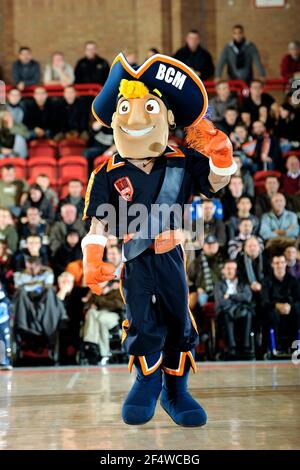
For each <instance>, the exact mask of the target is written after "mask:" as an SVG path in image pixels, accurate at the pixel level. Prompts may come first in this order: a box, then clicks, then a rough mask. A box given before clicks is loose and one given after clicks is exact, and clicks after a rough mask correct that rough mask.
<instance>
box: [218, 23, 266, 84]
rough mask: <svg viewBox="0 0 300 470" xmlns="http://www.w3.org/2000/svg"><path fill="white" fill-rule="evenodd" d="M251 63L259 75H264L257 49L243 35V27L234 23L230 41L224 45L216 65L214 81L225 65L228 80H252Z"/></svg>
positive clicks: (220, 74)
mask: <svg viewBox="0 0 300 470" xmlns="http://www.w3.org/2000/svg"><path fill="white" fill-rule="evenodd" d="M253 63H254V64H255V66H256V68H257V71H258V74H259V77H260V78H264V77H265V69H264V67H263V65H262V63H261V60H260V56H259V53H258V50H257V48H256V46H255V44H254V43H253V42H250V41H248V40H247V39H246V37H245V31H244V27H243V26H242V25H239V24H236V25H235V26H233V28H232V41H230V42H229V43H228V44H226V46H225V47H224V49H223V51H222V53H221V56H220V59H219V62H218V65H217V67H216V81H219V80H220V78H221V77H222V74H223V69H224V67H225V66H226V67H227V72H228V78H229V80H243V81H244V82H246V83H250V82H251V80H253Z"/></svg>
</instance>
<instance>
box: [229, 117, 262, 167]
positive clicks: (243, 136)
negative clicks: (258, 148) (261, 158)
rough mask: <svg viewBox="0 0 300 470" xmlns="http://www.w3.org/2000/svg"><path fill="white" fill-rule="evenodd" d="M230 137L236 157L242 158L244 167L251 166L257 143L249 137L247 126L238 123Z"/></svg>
mask: <svg viewBox="0 0 300 470" xmlns="http://www.w3.org/2000/svg"><path fill="white" fill-rule="evenodd" d="M229 137H230V140H231V142H232V144H233V150H234V155H235V156H239V157H240V158H241V160H242V163H243V165H244V166H249V165H251V164H252V160H251V157H253V154H254V151H255V145H256V142H255V141H254V139H253V137H252V136H251V135H249V131H248V129H247V127H246V126H245V124H241V123H238V124H237V125H236V126H235V128H234V131H233V132H232V133H231V134H230V136H229Z"/></svg>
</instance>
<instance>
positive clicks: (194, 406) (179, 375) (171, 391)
mask: <svg viewBox="0 0 300 470" xmlns="http://www.w3.org/2000/svg"><path fill="white" fill-rule="evenodd" d="M187 358H189V359H190V360H189V361H186V359H187ZM164 363H165V361H164ZM177 365H178V363H177ZM190 365H192V367H193V369H194V371H195V367H196V365H195V361H194V358H193V356H192V353H191V352H187V353H184V352H183V353H180V358H179V365H178V367H176V368H174V369H171V368H169V367H164V366H163V370H164V375H163V389H162V393H161V397H160V404H161V406H162V407H163V409H164V410H165V411H166V413H168V415H169V416H170V417H171V418H172V419H173V421H174V422H175V423H176V424H178V425H179V426H203V425H204V424H206V422H207V415H206V412H205V410H204V409H203V408H202V406H200V405H199V403H197V402H196V400H194V399H193V397H192V396H191V394H190V393H189V391H188V377H189V369H190Z"/></svg>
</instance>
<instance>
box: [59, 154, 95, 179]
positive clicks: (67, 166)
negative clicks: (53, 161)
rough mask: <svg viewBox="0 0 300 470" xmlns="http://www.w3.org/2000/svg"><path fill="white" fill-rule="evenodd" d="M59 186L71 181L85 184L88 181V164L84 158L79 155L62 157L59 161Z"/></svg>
mask: <svg viewBox="0 0 300 470" xmlns="http://www.w3.org/2000/svg"><path fill="white" fill-rule="evenodd" d="M58 175H59V184H61V185H63V184H65V183H67V182H68V181H70V180H71V179H78V180H80V181H81V182H82V183H83V184H86V183H87V180H88V164H87V161H86V159H85V158H84V157H79V156H78V155H75V156H69V157H62V158H61V159H60V160H58Z"/></svg>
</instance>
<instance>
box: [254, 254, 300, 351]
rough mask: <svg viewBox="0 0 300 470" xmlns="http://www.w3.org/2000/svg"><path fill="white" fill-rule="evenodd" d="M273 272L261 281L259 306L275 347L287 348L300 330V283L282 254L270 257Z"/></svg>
mask: <svg viewBox="0 0 300 470" xmlns="http://www.w3.org/2000/svg"><path fill="white" fill-rule="evenodd" d="M271 265H272V271H273V272H272V274H271V275H269V276H267V277H266V278H265V280H264V283H263V290H262V307H263V309H264V312H265V321H266V325H267V327H268V329H270V328H273V330H274V334H275V340H276V349H277V350H283V351H287V350H288V349H290V347H291V344H292V342H293V341H294V340H295V339H297V335H298V332H299V329H300V289H299V282H298V281H297V279H295V278H294V277H293V276H292V275H291V274H289V273H287V263H286V260H285V257H284V256H283V255H279V256H273V258H272V262H271Z"/></svg>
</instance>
